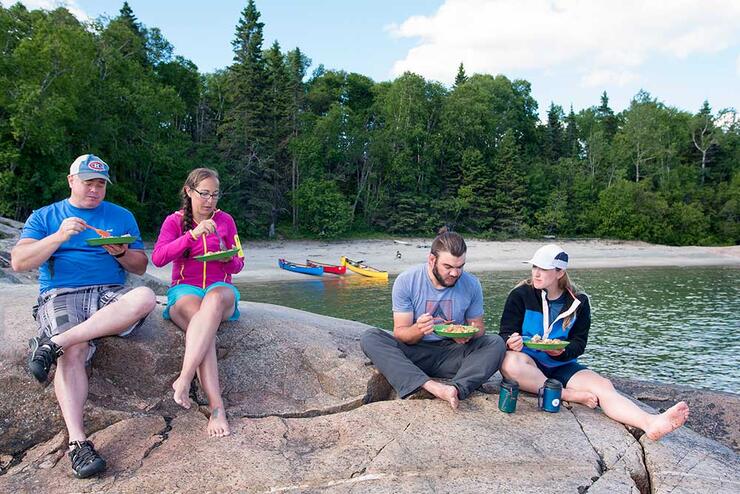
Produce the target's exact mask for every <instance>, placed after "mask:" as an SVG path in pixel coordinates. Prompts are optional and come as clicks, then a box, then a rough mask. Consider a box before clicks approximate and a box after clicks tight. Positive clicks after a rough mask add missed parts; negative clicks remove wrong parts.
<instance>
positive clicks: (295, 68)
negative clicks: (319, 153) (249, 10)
mask: <svg viewBox="0 0 740 494" xmlns="http://www.w3.org/2000/svg"><path fill="white" fill-rule="evenodd" d="M286 59H287V62H286V63H287V71H288V90H289V92H290V97H291V100H290V106H289V119H290V141H291V142H295V141H296V140H297V139H298V133H299V130H300V129H299V117H300V114H301V112H302V111H303V107H304V104H305V99H306V85H305V84H304V82H303V79H304V78H305V77H306V71H307V70H308V67H309V66H310V65H311V60H310V59H309V58H308V57H306V56H305V55H304V54H303V53H302V52H301V50H300V48H298V47H296V48H295V50H291V51H289V52H288V56H287V57H286ZM289 147H290V145H289ZM297 155H298V152H297V151H296V150H294V149H291V157H290V165H291V170H290V177H291V180H290V192H291V195H295V192H296V190H297V188H298V185H299V181H300V176H299V169H298V156H297ZM291 202H292V203H293V206H292V207H293V211H292V217H293V227H294V228H295V227H296V226H297V224H298V209H297V207H296V204H295V201H291Z"/></svg>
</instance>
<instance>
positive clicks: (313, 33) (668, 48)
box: [0, 0, 740, 113]
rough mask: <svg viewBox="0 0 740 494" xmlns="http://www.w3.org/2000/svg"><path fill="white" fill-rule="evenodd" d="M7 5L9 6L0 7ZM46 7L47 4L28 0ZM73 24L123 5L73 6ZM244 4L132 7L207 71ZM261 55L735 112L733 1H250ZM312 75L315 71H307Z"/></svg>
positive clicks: (739, 11) (221, 61)
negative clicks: (492, 77) (514, 81)
mask: <svg viewBox="0 0 740 494" xmlns="http://www.w3.org/2000/svg"><path fill="white" fill-rule="evenodd" d="M0 1H2V3H3V5H6V6H7V5H8V4H9V3H11V2H9V1H8V0H0ZM23 3H25V4H26V5H27V6H29V7H37V6H41V7H43V8H51V7H53V6H54V5H56V4H58V3H59V2H56V1H54V0H24V1H23ZM62 3H66V5H67V6H68V7H69V8H70V10H72V11H73V12H75V14H76V15H77V16H78V17H79V18H85V17H87V18H95V17H97V16H100V15H109V16H115V15H116V14H117V13H118V11H119V9H120V8H121V5H123V1H122V0H121V1H118V0H116V1H113V0H69V1H67V2H62ZM246 3H247V2H246V0H216V1H213V2H205V1H195V0H180V1H174V0H156V1H155V0H149V1H147V0H130V1H129V4H130V5H131V7H132V9H133V10H134V13H135V15H136V16H137V17H138V19H139V21H140V22H141V23H143V24H144V25H146V26H148V27H158V28H160V29H161V30H162V32H163V33H164V35H165V37H166V38H167V39H168V40H169V41H170V42H171V43H172V44H173V45H174V47H175V51H176V53H177V54H178V55H182V56H184V57H186V58H189V59H190V60H192V61H193V62H195V64H196V65H197V66H198V67H199V69H200V70H201V71H202V72H208V71H213V70H216V69H219V68H223V67H225V66H227V65H228V64H230V63H231V58H232V47H231V40H232V39H233V37H234V30H235V26H236V23H237V21H238V19H239V16H240V14H241V11H242V10H243V8H244V7H245V6H246ZM257 8H258V10H259V11H260V12H261V14H262V17H261V21H262V22H264V23H265V29H264V34H265V48H267V47H269V45H270V44H271V43H272V42H273V41H274V40H278V42H279V43H280V45H281V47H282V48H283V50H288V49H292V48H294V47H296V46H298V47H300V48H301V50H302V51H303V52H304V53H306V54H307V55H308V56H309V57H310V58H311V59H312V61H313V63H314V65H313V67H312V69H313V68H315V66H317V65H318V64H323V65H324V66H325V67H326V68H329V69H343V70H346V71H350V72H359V73H362V74H365V75H367V76H369V77H371V78H373V79H374V80H376V81H381V80H390V79H393V78H394V77H396V76H397V75H399V74H401V73H402V72H403V71H404V70H411V71H413V72H416V73H419V74H421V75H423V76H424V77H426V78H427V79H433V80H438V81H441V82H443V83H446V84H449V83H451V81H452V79H453V78H454V75H455V73H456V71H457V65H458V64H459V63H460V62H461V61H462V62H464V63H465V66H466V69H467V71H468V73H469V74H470V73H473V72H482V73H491V74H499V73H501V74H504V75H506V76H507V77H510V78H524V79H526V80H528V81H529V82H530V83H531V84H532V94H533V96H534V97H535V98H536V99H537V101H538V102H539V106H540V111H541V113H544V112H545V111H546V109H547V107H548V106H549V105H550V102H551V101H554V102H555V103H556V104H559V105H561V106H563V107H564V108H565V110H566V111H567V110H568V108H569V106H570V105H571V104H572V105H573V107H574V109H575V110H576V111H578V110H580V109H582V108H585V107H588V106H592V105H597V104H598V103H599V97H600V94H601V93H602V91H607V93H608V94H609V97H610V102H611V105H612V108H614V109H615V110H617V111H620V110H622V109H624V108H625V107H626V106H627V105H628V104H629V101H630V99H631V98H632V97H633V96H634V95H635V94H636V93H637V91H639V90H640V89H645V90H647V91H649V92H650V93H651V94H652V95H653V96H654V97H657V98H658V99H659V100H661V101H663V102H664V103H666V104H668V105H671V106H676V107H678V108H680V109H683V110H689V111H696V110H698V109H699V107H700V106H701V104H702V102H703V101H704V100H705V99H708V100H709V102H710V104H711V106H712V108H713V109H715V110H719V109H721V108H726V107H734V108H736V109H740V0H681V1H674V0H671V1H663V0H395V1H388V0H375V1H365V2H352V1H346V0H345V1H334V0H325V1H322V0H314V1H311V2H308V1H295V0H257ZM312 69H310V70H312Z"/></svg>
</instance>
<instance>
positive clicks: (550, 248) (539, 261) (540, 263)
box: [524, 244, 568, 269]
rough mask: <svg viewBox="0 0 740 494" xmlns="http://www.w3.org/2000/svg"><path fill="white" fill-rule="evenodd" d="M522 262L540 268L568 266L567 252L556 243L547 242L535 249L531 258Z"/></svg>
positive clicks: (563, 267) (562, 267)
mask: <svg viewBox="0 0 740 494" xmlns="http://www.w3.org/2000/svg"><path fill="white" fill-rule="evenodd" d="M524 262H527V263H529V264H532V265H534V266H537V267H538V268H540V269H565V268H567V267H568V253H567V252H565V251H564V250H563V249H562V248H561V247H560V246H558V245H555V244H547V245H545V246H543V247H540V248H539V249H537V252H535V253H534V255H533V256H532V259H530V260H529V261H524Z"/></svg>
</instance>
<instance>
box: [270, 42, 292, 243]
mask: <svg viewBox="0 0 740 494" xmlns="http://www.w3.org/2000/svg"><path fill="white" fill-rule="evenodd" d="M265 62H266V76H267V98H268V99H267V117H268V125H269V145H268V146H269V147H268V149H267V150H266V151H267V154H268V156H269V159H268V164H267V166H269V167H270V168H272V169H273V171H274V173H273V184H272V206H271V210H272V211H273V212H274V213H273V214H272V217H271V223H270V229H269V233H268V236H269V237H272V236H274V234H275V221H276V220H277V215H278V212H280V211H282V210H285V207H284V204H283V200H284V199H285V194H286V192H287V187H288V186H289V185H290V184H289V182H288V181H287V180H285V178H286V177H287V176H288V174H289V173H290V159H289V155H288V142H289V140H290V136H291V130H292V129H291V122H290V117H291V108H290V106H291V96H292V95H291V93H290V87H289V86H290V78H289V75H288V69H287V67H286V63H285V57H284V56H283V54H282V52H281V51H280V45H279V44H278V42H277V41H275V42H274V43H273V44H272V46H271V47H270V49H269V50H268V51H267V53H266V55H265Z"/></svg>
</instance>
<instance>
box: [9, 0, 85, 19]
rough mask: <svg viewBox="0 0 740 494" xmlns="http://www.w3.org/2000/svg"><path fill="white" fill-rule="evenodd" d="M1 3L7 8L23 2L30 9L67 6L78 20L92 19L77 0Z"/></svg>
mask: <svg viewBox="0 0 740 494" xmlns="http://www.w3.org/2000/svg"><path fill="white" fill-rule="evenodd" d="M0 3H1V4H2V5H3V7H6V8H7V7H10V6H11V5H13V4H16V3H22V4H23V5H25V6H26V8H27V9H28V10H36V9H43V10H54V9H56V8H57V7H66V9H67V10H69V11H70V12H71V13H72V15H73V16H75V17H76V18H77V19H78V20H80V21H83V22H84V21H89V20H90V16H88V15H87V13H86V12H85V11H84V10H82V7H80V6H79V5H77V2H76V1H75V0H67V1H61V0H0Z"/></svg>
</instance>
